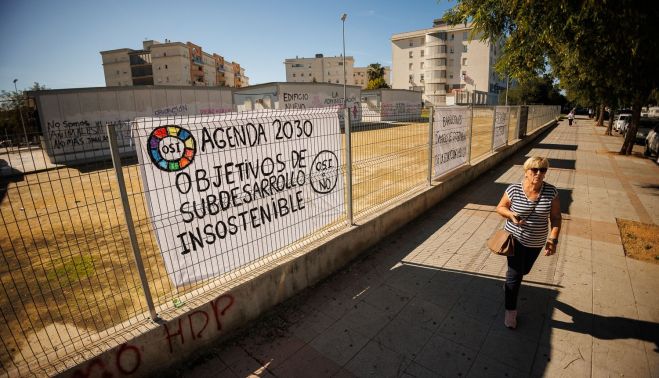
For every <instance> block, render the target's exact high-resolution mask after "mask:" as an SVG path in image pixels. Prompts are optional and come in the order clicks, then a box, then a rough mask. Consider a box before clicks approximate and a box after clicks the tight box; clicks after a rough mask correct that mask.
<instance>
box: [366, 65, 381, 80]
mask: <svg viewBox="0 0 659 378" xmlns="http://www.w3.org/2000/svg"><path fill="white" fill-rule="evenodd" d="M366 74H367V75H368V81H369V83H370V82H371V80H375V79H384V67H382V66H381V65H380V63H371V64H369V65H368V69H367V71H366Z"/></svg>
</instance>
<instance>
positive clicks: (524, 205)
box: [496, 156, 561, 329]
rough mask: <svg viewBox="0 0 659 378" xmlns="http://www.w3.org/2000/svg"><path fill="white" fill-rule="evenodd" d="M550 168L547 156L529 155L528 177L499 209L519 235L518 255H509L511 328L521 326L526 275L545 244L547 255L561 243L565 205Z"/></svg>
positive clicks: (508, 324) (507, 301)
mask: <svg viewBox="0 0 659 378" xmlns="http://www.w3.org/2000/svg"><path fill="white" fill-rule="evenodd" d="M548 168H549V161H548V160H547V158H543V157H537V156H534V157H530V158H528V159H527V160H526V162H525V163H524V180H523V181H522V182H521V183H517V184H511V185H510V186H508V188H507V189H506V191H505V192H504V193H503V196H502V197H501V201H499V205H498V206H497V209H496V210H497V213H499V215H501V216H502V217H504V218H506V224H505V226H504V228H505V230H506V231H508V232H510V233H511V234H512V235H513V237H514V239H515V241H514V244H515V255H514V256H509V257H508V271H507V272H506V282H505V285H504V289H505V304H506V306H505V307H506V313H505V319H504V324H505V326H506V327H508V328H511V329H514V328H516V327H517V296H518V294H519V288H520V286H521V285H522V278H523V277H524V275H526V274H528V273H529V272H530V271H531V268H532V267H533V264H534V263H535V260H536V259H537V258H538V255H539V254H540V251H541V250H542V249H543V247H544V251H545V256H551V255H553V254H554V253H556V248H557V246H558V235H559V233H560V232H561V205H560V202H559V199H558V190H556V187H555V186H554V185H551V184H549V183H547V182H545V181H544V178H545V175H546V173H547V169H548ZM549 220H551V231H550V228H549ZM547 234H549V238H547Z"/></svg>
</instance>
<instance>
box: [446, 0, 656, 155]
mask: <svg viewBox="0 0 659 378" xmlns="http://www.w3.org/2000/svg"><path fill="white" fill-rule="evenodd" d="M444 18H445V20H446V21H447V22H449V23H451V24H461V23H463V22H467V21H470V22H473V27H474V31H473V33H472V34H473V35H478V36H479V37H480V38H481V39H482V40H486V39H487V40H497V39H499V38H506V42H505V47H504V52H503V55H502V57H501V59H500V60H499V62H497V66H496V68H497V71H498V72H506V73H508V74H510V76H512V77H513V78H516V79H518V80H520V81H524V80H530V79H532V78H534V77H537V76H538V75H539V74H544V73H549V74H551V75H552V76H554V77H556V78H558V79H559V81H560V86H561V88H563V89H565V90H566V92H567V94H568V98H570V99H572V100H573V101H577V102H580V103H584V102H585V103H589V104H595V103H605V104H614V103H615V104H620V103H625V104H631V105H632V110H633V113H634V116H633V118H632V125H631V127H630V130H629V131H630V132H628V133H627V135H628V136H627V139H625V143H624V144H623V148H622V150H621V152H623V150H624V152H626V153H630V152H631V148H632V147H633V141H632V139H633V138H632V135H635V130H636V123H637V120H638V115H639V114H640V107H641V104H642V103H643V102H644V101H647V99H648V98H649V96H650V94H651V92H652V91H653V90H654V89H656V88H658V87H659V70H658V69H657V67H659V38H657V36H658V35H659V7H656V6H648V5H647V4H646V3H644V2H640V1H634V0H620V1H613V2H610V1H607V2H603V1H601V0H599V1H571V0H556V1H518V0H457V4H456V5H455V7H453V8H452V9H451V10H449V11H448V12H447V13H446V14H445V15H444ZM630 142H631V143H630Z"/></svg>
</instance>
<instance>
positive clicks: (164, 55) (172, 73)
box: [101, 40, 249, 87]
mask: <svg viewBox="0 0 659 378" xmlns="http://www.w3.org/2000/svg"><path fill="white" fill-rule="evenodd" d="M142 46H143V49H142V50H133V49H128V48H123V49H116V50H107V51H101V57H102V59H103V73H104V74H105V85H106V86H107V87H115V86H133V85H183V86H192V85H194V86H207V87H213V86H222V87H224V86H226V87H244V86H247V85H249V78H248V77H247V76H245V70H244V69H243V68H242V67H241V66H240V64H238V63H236V62H228V61H225V59H224V57H222V56H220V55H218V54H209V53H207V52H205V51H203V50H202V48H201V46H199V45H195V44H194V43H192V42H187V43H183V42H171V41H169V40H165V43H160V42H158V41H144V42H143V43H142Z"/></svg>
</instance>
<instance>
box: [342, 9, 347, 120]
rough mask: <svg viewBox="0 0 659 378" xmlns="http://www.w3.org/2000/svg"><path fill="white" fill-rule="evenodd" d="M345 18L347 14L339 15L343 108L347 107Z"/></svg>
mask: <svg viewBox="0 0 659 378" xmlns="http://www.w3.org/2000/svg"><path fill="white" fill-rule="evenodd" d="M346 18H348V14H347V13H343V14H342V15H341V21H342V25H343V28H342V29H343V30H342V32H343V108H345V107H346V106H347V97H346Z"/></svg>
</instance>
